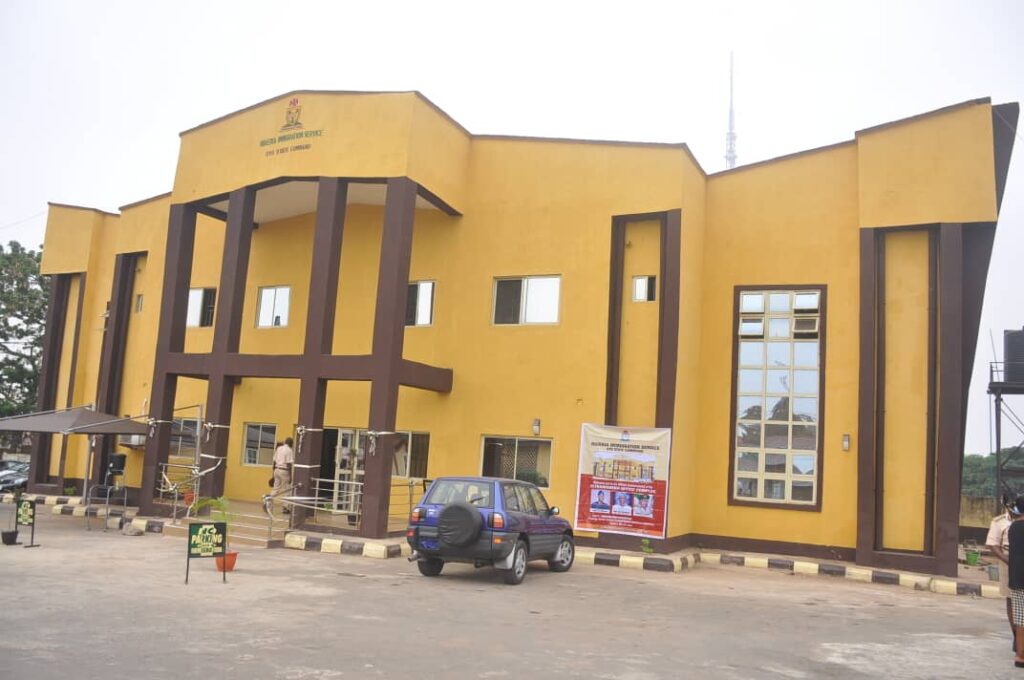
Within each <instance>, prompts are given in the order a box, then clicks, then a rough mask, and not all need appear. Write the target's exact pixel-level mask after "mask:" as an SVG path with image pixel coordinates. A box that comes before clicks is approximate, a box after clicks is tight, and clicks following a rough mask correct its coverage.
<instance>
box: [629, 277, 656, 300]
mask: <svg viewBox="0 0 1024 680" xmlns="http://www.w3.org/2000/svg"><path fill="white" fill-rule="evenodd" d="M640 284H643V286H642V288H643V290H642V291H641V290H639V288H640ZM657 300H658V277H657V275H655V274H643V275H641V276H634V277H633V302H657Z"/></svg>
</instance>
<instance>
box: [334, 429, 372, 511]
mask: <svg viewBox="0 0 1024 680" xmlns="http://www.w3.org/2000/svg"><path fill="white" fill-rule="evenodd" d="M360 440H361V441H360ZM365 460H366V438H365V437H357V436H356V431H355V430H346V429H339V430H338V444H337V448H336V449H335V453H334V463H335V465H334V491H333V496H334V498H333V500H334V507H335V508H337V509H338V510H342V511H345V512H353V513H354V512H358V510H359V500H360V497H361V495H362V494H361V492H362V481H363V476H364V475H365V473H366V470H365V465H364V463H365Z"/></svg>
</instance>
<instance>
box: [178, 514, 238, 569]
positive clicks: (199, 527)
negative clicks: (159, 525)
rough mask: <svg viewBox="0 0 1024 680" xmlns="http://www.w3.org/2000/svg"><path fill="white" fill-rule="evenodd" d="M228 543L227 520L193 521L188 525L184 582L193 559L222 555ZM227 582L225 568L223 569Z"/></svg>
mask: <svg viewBox="0 0 1024 680" xmlns="http://www.w3.org/2000/svg"><path fill="white" fill-rule="evenodd" d="M227 544H228V524H227V522H193V523H192V524H189V525H188V557H187V559H186V560H185V583H188V572H189V564H190V563H191V562H192V560H193V559H199V558H204V557H224V553H225V551H226V548H227ZM223 574H224V581H225V582H227V578H228V576H227V569H224V570H223Z"/></svg>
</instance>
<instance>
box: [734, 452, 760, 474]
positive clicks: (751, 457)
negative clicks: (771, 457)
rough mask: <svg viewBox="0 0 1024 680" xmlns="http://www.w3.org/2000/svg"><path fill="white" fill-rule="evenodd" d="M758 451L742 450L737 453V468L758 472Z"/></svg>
mask: <svg viewBox="0 0 1024 680" xmlns="http://www.w3.org/2000/svg"><path fill="white" fill-rule="evenodd" d="M759 456H760V454H759V453H757V451H740V452H739V453H738V454H736V469H737V470H739V471H740V472H757V459H758V457H759Z"/></svg>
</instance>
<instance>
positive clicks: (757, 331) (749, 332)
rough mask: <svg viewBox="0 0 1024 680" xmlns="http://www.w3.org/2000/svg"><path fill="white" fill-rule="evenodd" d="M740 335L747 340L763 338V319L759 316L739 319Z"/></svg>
mask: <svg viewBox="0 0 1024 680" xmlns="http://www.w3.org/2000/svg"><path fill="white" fill-rule="evenodd" d="M740 335H742V336H743V337H748V338H763V337H764V319H762V318H761V317H759V316H744V317H742V318H740Z"/></svg>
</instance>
